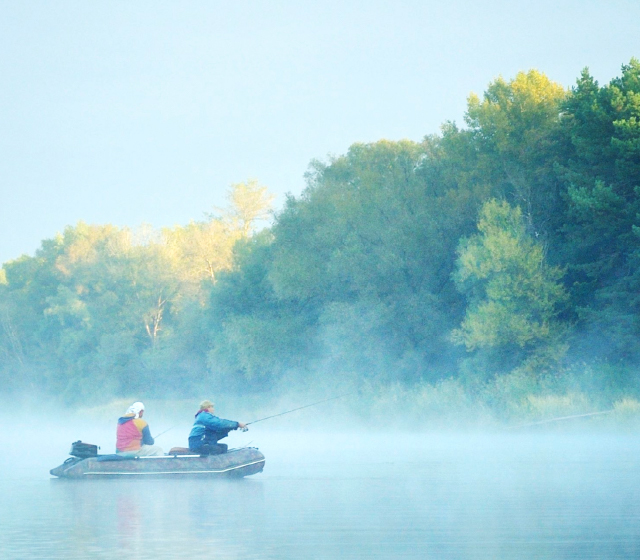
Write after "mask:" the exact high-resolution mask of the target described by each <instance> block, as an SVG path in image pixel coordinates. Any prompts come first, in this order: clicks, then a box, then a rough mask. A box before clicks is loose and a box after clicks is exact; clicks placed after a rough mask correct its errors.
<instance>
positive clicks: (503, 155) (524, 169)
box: [465, 70, 567, 239]
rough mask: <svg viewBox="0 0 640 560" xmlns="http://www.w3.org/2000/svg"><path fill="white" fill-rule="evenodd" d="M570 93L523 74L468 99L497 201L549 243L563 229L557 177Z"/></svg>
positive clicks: (473, 127)
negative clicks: (515, 209) (520, 212)
mask: <svg viewBox="0 0 640 560" xmlns="http://www.w3.org/2000/svg"><path fill="white" fill-rule="evenodd" d="M566 95H567V92H566V91H565V90H564V88H563V87H562V86H560V85H559V84H556V83H554V82H552V81H551V80H549V79H548V78H547V77H546V76H545V75H544V74H542V73H540V72H538V71H536V70H530V71H529V72H527V73H524V72H519V73H518V74H517V75H516V77H515V78H514V79H513V80H511V81H509V82H507V81H505V80H504V79H502V78H498V79H497V80H495V81H494V82H493V83H491V84H490V85H489V87H488V89H487V91H486V92H485V94H484V97H483V99H482V100H480V99H479V98H478V97H477V96H476V95H474V94H472V95H471V96H469V100H468V108H467V113H466V116H465V120H466V122H467V124H468V125H469V127H470V129H471V131H472V132H473V135H474V137H475V140H476V143H477V146H478V149H479V151H480V153H481V154H482V155H483V157H484V158H488V159H489V162H487V163H485V164H483V166H484V167H485V168H486V169H487V170H488V171H489V174H488V176H487V180H488V181H489V182H491V183H492V184H493V185H494V187H497V188H498V190H497V192H496V194H498V196H500V197H502V198H505V199H506V200H510V201H512V202H513V204H515V205H517V206H519V207H521V208H522V210H523V217H524V220H525V224H526V226H527V229H528V231H529V232H530V233H532V234H535V235H537V236H538V237H542V238H543V239H546V238H547V237H548V236H549V234H550V233H552V232H553V231H555V229H557V226H558V223H557V222H558V216H560V215H561V204H562V199H561V196H560V190H559V181H558V180H557V178H556V176H555V172H554V163H555V159H556V154H557V142H558V138H557V131H558V126H559V123H560V120H561V103H562V101H563V100H564V99H565V97H566Z"/></svg>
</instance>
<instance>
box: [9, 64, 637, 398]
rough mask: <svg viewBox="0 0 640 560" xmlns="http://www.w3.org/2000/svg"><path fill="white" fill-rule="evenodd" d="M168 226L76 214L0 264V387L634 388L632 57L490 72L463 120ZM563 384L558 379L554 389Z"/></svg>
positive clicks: (108, 393)
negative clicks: (599, 72)
mask: <svg viewBox="0 0 640 560" xmlns="http://www.w3.org/2000/svg"><path fill="white" fill-rule="evenodd" d="M305 179H306V188H305V190H304V191H303V192H302V194H301V195H300V196H298V197H294V196H288V197H287V200H286V202H285V204H284V207H283V208H282V209H281V210H279V211H278V212H276V213H275V214H274V215H273V220H272V225H271V226H270V227H266V228H262V229H258V228H257V226H258V225H259V223H260V220H262V219H264V218H265V217H266V216H267V214H268V212H269V211H270V208H271V204H272V197H271V196H270V194H269V193H268V191H267V189H266V188H265V187H263V186H261V185H260V184H259V183H257V182H256V181H248V182H246V183H239V184H237V185H232V187H231V188H230V190H229V193H228V194H229V198H228V206H227V207H226V208H224V209H218V211H217V212H216V213H214V214H211V215H206V217H205V219H203V220H202V221H194V222H192V223H190V224H188V225H186V226H181V227H175V228H166V229H162V230H160V231H157V230H153V229H151V228H138V229H135V230H134V229H129V228H116V227H114V226H111V225H101V226H95V225H87V224H84V223H79V224H77V225H75V226H73V227H68V228H67V229H65V231H64V232H63V233H62V234H60V235H58V236H56V237H54V238H52V239H48V240H45V241H43V242H42V245H41V247H40V249H39V250H38V251H37V252H36V253H35V255H34V256H22V257H20V258H18V259H15V260H12V261H9V262H7V263H4V265H3V267H2V271H1V273H0V381H1V382H2V384H3V386H4V387H6V388H7V390H8V391H22V390H25V389H37V390H39V391H44V392H47V393H50V394H55V395H59V396H60V397H61V398H62V399H64V400H66V401H68V402H74V401H77V400H79V399H83V398H86V397H88V396H92V397H95V396H101V397H104V398H111V397H116V396H129V395H139V394H144V393H146V394H153V395H156V396H166V395H190V394H192V393H196V392H197V391H199V390H202V388H203V387H207V388H213V390H214V391H215V390H219V389H220V388H223V387H224V388H225V389H226V390H230V391H237V392H239V393H244V392H251V393H269V392H278V391H282V390H285V389H286V388H288V387H294V386H297V387H309V386H322V385H324V386H335V384H336V383H349V384H352V385H356V386H359V385H362V384H363V383H376V384H378V385H379V386H385V384H390V383H393V384H401V385H403V386H405V387H409V388H410V387H412V386H417V385H420V384H425V383H427V384H437V383H439V382H442V381H443V380H447V379H456V380H458V381H459V382H460V383H461V384H462V386H464V387H465V388H466V389H467V390H468V391H469V392H474V391H475V392H478V391H481V389H482V387H483V386H484V385H486V384H487V383H495V382H496V380H499V379H504V378H505V376H509V375H518V376H520V377H521V378H526V379H528V380H530V381H531V382H532V383H533V384H534V385H535V383H536V382H538V381H540V380H542V379H554V380H560V381H559V382H561V381H562V380H570V382H571V383H573V384H577V385H580V386H583V387H587V386H588V388H589V390H596V389H597V390H599V391H604V392H605V394H606V395H608V397H607V398H611V399H613V398H615V397H616V396H619V395H621V394H628V395H635V394H636V393H637V391H638V390H639V389H640V383H639V377H638V374H637V371H638V367H639V366H640V62H639V61H638V60H636V59H632V60H631V61H630V63H629V64H625V65H623V66H622V71H621V75H620V77H617V78H615V79H613V80H611V81H610V82H609V83H608V84H605V85H600V84H598V82H597V81H596V80H595V79H594V78H593V77H592V76H591V75H590V74H589V71H588V70H587V69H585V70H584V71H583V72H582V73H581V75H580V77H579V78H578V79H577V81H576V83H575V85H574V86H573V87H571V88H570V89H568V90H567V89H565V88H563V87H562V86H560V85H559V84H556V83H554V82H553V81H551V80H550V79H549V78H547V77H546V76H545V75H544V74H542V73H540V72H538V71H535V70H532V71H529V72H521V73H519V74H518V75H517V76H516V77H515V78H513V79H512V80H504V79H502V78H499V79H497V80H495V81H493V82H492V83H490V84H489V86H488V88H487V90H486V91H485V92H484V94H483V96H482V97H479V96H476V95H471V96H470V97H469V98H468V105H467V111H466V113H465V117H464V126H459V125H457V124H456V123H453V122H446V123H444V124H443V126H442V127H441V131H440V132H439V133H438V134H433V135H428V136H426V137H425V138H424V139H423V140H422V141H421V142H413V141H409V140H403V141H398V142H392V141H387V140H381V141H378V142H374V143H370V144H354V145H352V146H351V147H350V148H349V150H348V151H347V153H346V154H344V155H341V156H337V157H332V158H330V159H329V160H328V161H320V160H318V161H313V162H311V164H310V166H309V170H308V172H307V174H306V177H305ZM558 386H560V385H558Z"/></svg>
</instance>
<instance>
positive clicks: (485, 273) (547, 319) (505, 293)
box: [453, 200, 566, 354]
mask: <svg viewBox="0 0 640 560" xmlns="http://www.w3.org/2000/svg"><path fill="white" fill-rule="evenodd" d="M478 231H479V233H478V234H477V235H475V236H473V237H471V238H470V239H468V240H465V241H463V242H462V243H461V246H460V249H459V251H458V270H457V272H456V276H455V278H456V282H457V283H458V285H459V287H460V288H461V289H462V290H463V291H464V292H465V293H467V294H468V295H469V306H468V308H467V313H466V315H465V318H464V320H463V321H462V325H461V327H460V328H459V329H457V330H455V331H454V333H453V338H454V340H455V341H456V342H458V343H461V344H464V345H465V346H466V348H467V350H469V351H472V350H475V349H477V348H501V347H502V348H507V349H509V350H511V349H512V348H513V347H517V348H519V349H521V350H527V353H528V354H530V353H531V351H532V350H534V349H538V348H540V347H541V346H545V345H554V344H557V342H558V340H557V339H558V336H559V333H560V332H561V325H560V324H559V322H558V321H557V315H558V312H559V310H560V306H561V304H562V303H563V302H564V301H565V299H566V295H565V291H564V288H563V286H562V284H561V283H560V279H561V277H562V272H561V270H559V269H558V268H554V267H549V266H548V265H546V264H545V259H544V253H543V247H542V245H541V244H540V243H539V242H537V241H535V239H533V238H531V237H530V236H529V235H528V234H527V232H526V228H525V225H524V221H523V219H522V213H521V211H520V209H519V208H513V207H511V206H510V205H509V204H508V203H506V202H498V201H496V200H490V201H488V202H486V203H485V204H484V206H483V207H482V210H481V213H480V219H479V221H478Z"/></svg>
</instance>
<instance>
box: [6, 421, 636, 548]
mask: <svg viewBox="0 0 640 560" xmlns="http://www.w3.org/2000/svg"><path fill="white" fill-rule="evenodd" d="M154 417H155V415H154V414H152V413H151V412H150V413H149V421H150V424H151V425H152V428H153V431H155V432H156V433H159V432H160V431H162V429H166V428H165V427H163V426H161V425H160V424H161V422H159V421H157V422H154V421H153V420H154ZM111 424H113V422H111ZM3 425H4V426H5V429H4V430H3V433H2V436H0V443H1V444H2V448H3V450H4V453H3V454H2V456H1V458H0V492H1V495H2V497H3V498H2V502H1V505H0V527H2V529H1V530H0V558H7V559H9V558H11V559H23V558H24V559H26V558H42V559H45V558H46V559H53V558H65V559H81V558H104V559H111V558H114V559H115V558H123V557H135V558H139V559H140V558H189V559H191V558H194V557H198V556H201V555H206V556H207V557H211V558H217V559H241V558H257V559H283V558H284V559H289V558H290V559H299V558H317V559H324V558H416V559H417V558H434V559H442V558H444V559H449V558H451V559H453V558H483V559H484V558H497V559H503V558H504V559H511V558H514V559H515V558H519V559H522V558H536V559H539V558H549V559H563V558H567V559H569V558H571V559H585V558H637V557H638V556H639V555H640V536H639V535H638V531H637V527H638V520H639V518H640V437H638V436H637V435H635V434H631V435H629V434H627V435H622V434H615V435H612V434H602V433H601V434H598V435H591V434H575V433H574V434H562V433H556V434H549V433H536V434H504V433H503V434H478V433H475V434H459V433H457V434H454V433H452V434H443V433H409V432H401V431H388V432H385V431H373V430H372V431H365V430H350V429H348V428H346V427H345V428H344V429H343V430H332V431H324V432H322V431H317V430H313V429H302V428H298V429H295V428H292V427H290V426H287V427H283V425H282V424H278V423H274V424H272V425H268V424H267V423H266V422H265V423H264V424H261V425H256V426H254V427H253V428H252V429H251V430H250V431H249V432H247V433H244V434H243V433H238V432H232V433H231V434H230V436H229V437H228V438H227V440H226V441H227V443H228V444H229V445H230V447H238V446H242V445H246V444H248V443H250V444H251V445H253V446H256V447H259V448H260V450H261V451H262V452H263V453H264V454H265V456H266V466H265V470H264V472H263V473H262V474H258V475H255V476H252V477H249V478H246V479H242V480H229V481H226V480H215V479H189V478H175V479H174V478H162V479H144V480H141V479H130V480H128V479H113V480H60V479H54V478H51V477H50V475H49V472H48V471H49V469H51V468H53V467H55V466H57V465H59V464H60V463H62V462H63V461H64V460H65V459H66V457H67V452H68V450H69V446H70V443H71V441H74V440H75V439H79V438H80V437H81V438H82V439H83V441H90V442H92V443H97V444H100V445H101V447H102V449H101V452H103V453H110V452H112V449H111V446H112V445H113V439H114V437H115V436H114V432H115V427H114V426H112V425H110V424H107V423H104V424H97V423H96V424H93V425H92V424H90V423H88V422H84V423H82V422H80V421H79V419H78V418H77V417H69V422H68V423H67V422H60V423H48V424H46V425H41V426H32V427H30V426H20V434H19V435H16V432H13V433H11V431H9V430H7V429H6V426H8V425H9V424H8V423H7V419H3ZM187 429H188V422H185V427H181V426H180V427H176V428H175V432H174V430H170V431H169V432H168V433H167V434H166V435H165V436H162V437H160V438H159V439H158V443H159V444H162V445H163V447H165V450H168V449H169V447H171V446H173V445H185V444H186V441H183V437H184V434H183V433H182V432H183V431H184V430H187ZM164 438H166V439H164ZM163 440H164V441H163Z"/></svg>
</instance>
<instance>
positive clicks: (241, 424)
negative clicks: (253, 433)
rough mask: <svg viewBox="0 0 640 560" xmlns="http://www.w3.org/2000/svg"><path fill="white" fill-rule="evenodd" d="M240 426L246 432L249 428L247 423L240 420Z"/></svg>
mask: <svg viewBox="0 0 640 560" xmlns="http://www.w3.org/2000/svg"><path fill="white" fill-rule="evenodd" d="M238 428H239V429H240V430H242V431H243V432H246V431H247V430H248V429H249V428H247V425H246V424H245V423H244V422H238Z"/></svg>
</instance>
